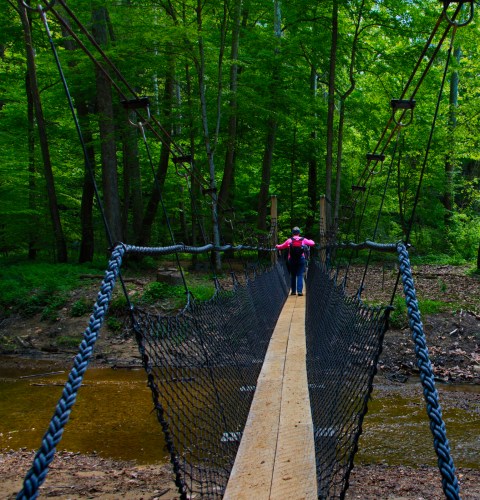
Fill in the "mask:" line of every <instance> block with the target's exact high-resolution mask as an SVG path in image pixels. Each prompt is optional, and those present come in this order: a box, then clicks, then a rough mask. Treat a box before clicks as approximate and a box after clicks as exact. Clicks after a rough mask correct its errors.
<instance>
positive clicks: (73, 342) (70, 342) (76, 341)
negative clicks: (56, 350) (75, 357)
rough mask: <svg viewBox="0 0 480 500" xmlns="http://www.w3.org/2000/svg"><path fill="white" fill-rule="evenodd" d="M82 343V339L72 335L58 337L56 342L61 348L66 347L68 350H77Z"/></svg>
mask: <svg viewBox="0 0 480 500" xmlns="http://www.w3.org/2000/svg"><path fill="white" fill-rule="evenodd" d="M81 342H82V337H78V336H77V337H75V336H71V335H62V336H61V337H58V338H57V339H56V341H55V343H56V344H57V345H58V346H59V347H66V348H76V347H78V346H79V345H80V343H81Z"/></svg>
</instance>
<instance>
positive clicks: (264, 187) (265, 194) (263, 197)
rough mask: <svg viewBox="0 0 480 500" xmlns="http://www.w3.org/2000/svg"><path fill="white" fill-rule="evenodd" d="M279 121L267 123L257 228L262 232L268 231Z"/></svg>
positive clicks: (272, 118) (270, 120)
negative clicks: (268, 214)
mask: <svg viewBox="0 0 480 500" xmlns="http://www.w3.org/2000/svg"><path fill="white" fill-rule="evenodd" d="M277 126H278V122H277V119H276V118H275V117H274V116H272V117H270V118H269V119H268V122H267V138H266V141H265V152H264V153H263V161H262V181H261V184H260V193H259V195H258V222H257V227H258V229H260V230H262V231H266V230H267V205H268V200H269V199H270V197H269V189H270V175H271V171H272V159H273V150H274V148H275V139H276V137H277Z"/></svg>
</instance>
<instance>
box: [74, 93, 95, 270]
mask: <svg viewBox="0 0 480 500" xmlns="http://www.w3.org/2000/svg"><path fill="white" fill-rule="evenodd" d="M78 97H79V98H78V99H75V103H76V108H77V114H78V121H79V124H80V127H81V128H82V135H83V139H84V141H85V147H86V155H87V158H86V159H85V169H84V174H83V189H82V203H81V206H80V225H81V233H82V239H81V242H80V253H79V256H78V262H80V263H82V262H91V261H92V260H93V254H94V250H95V245H94V241H95V239H94V230H93V200H94V197H95V184H94V179H93V176H94V175H95V150H94V147H93V135H92V128H91V126H90V111H89V105H88V104H87V103H86V102H85V100H83V99H81V98H80V96H78ZM87 162H88V163H87Z"/></svg>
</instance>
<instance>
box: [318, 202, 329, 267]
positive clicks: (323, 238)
mask: <svg viewBox="0 0 480 500" xmlns="http://www.w3.org/2000/svg"><path fill="white" fill-rule="evenodd" d="M319 209H320V239H319V243H320V261H321V262H322V263H323V264H325V261H326V256H327V249H326V245H327V197H326V196H325V195H324V194H322V195H321V196H320V201H319Z"/></svg>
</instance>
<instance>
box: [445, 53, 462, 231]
mask: <svg viewBox="0 0 480 500" xmlns="http://www.w3.org/2000/svg"><path fill="white" fill-rule="evenodd" d="M461 55H462V52H461V49H460V48H456V49H455V51H454V58H455V60H456V61H457V63H458V62H460V57H461ZM458 81H459V78H458V71H456V70H455V71H453V72H452V76H451V78H450V103H449V104H450V109H449V119H448V128H449V133H450V141H449V145H450V146H451V147H450V151H449V152H448V154H447V159H446V161H445V192H444V195H443V206H444V207H445V211H446V212H445V224H449V222H450V218H451V215H452V211H453V204H454V198H455V192H454V189H455V188H454V182H453V181H454V171H455V165H454V158H453V156H454V149H455V148H454V144H455V142H454V134H455V128H456V126H457V117H456V112H457V107H458Z"/></svg>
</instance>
